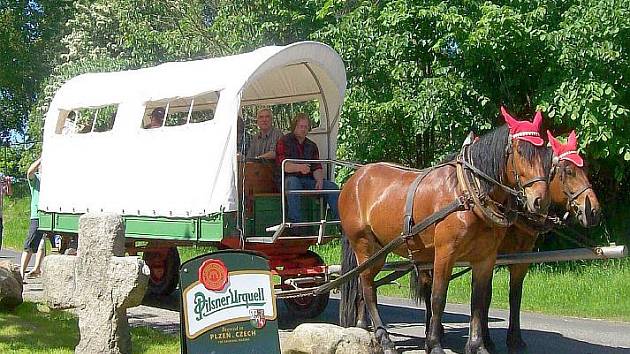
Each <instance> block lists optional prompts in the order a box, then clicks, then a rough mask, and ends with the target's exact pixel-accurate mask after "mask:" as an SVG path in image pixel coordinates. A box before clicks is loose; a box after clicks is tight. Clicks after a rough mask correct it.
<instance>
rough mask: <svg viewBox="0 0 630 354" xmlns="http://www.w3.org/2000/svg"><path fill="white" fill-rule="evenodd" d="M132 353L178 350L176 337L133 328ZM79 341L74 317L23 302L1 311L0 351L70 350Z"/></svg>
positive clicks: (38, 353)
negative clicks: (12, 309) (10, 309)
mask: <svg viewBox="0 0 630 354" xmlns="http://www.w3.org/2000/svg"><path fill="white" fill-rule="evenodd" d="M131 341H132V343H133V352H134V353H138V354H140V353H147V354H149V353H179V349H180V348H179V337H178V336H176V335H169V334H165V333H162V332H160V331H157V330H154V329H150V328H132V329H131ZM78 343H79V327H78V322H77V318H76V317H75V316H73V315H72V314H71V313H69V312H67V311H57V310H49V309H48V308H47V307H45V306H43V305H38V304H34V303H30V302H25V303H23V304H22V305H20V306H18V307H17V308H16V309H15V311H14V312H12V313H4V312H0V353H5V354H18V353H23V354H71V353H74V347H75V346H76V345H77V344H78Z"/></svg>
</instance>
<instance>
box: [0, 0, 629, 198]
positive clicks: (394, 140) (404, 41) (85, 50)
mask: <svg viewBox="0 0 630 354" xmlns="http://www.w3.org/2000/svg"><path fill="white" fill-rule="evenodd" d="M64 13H71V14H73V17H72V18H71V19H70V20H69V21H68V22H67V27H66V28H67V30H64V31H59V30H57V31H51V33H57V34H59V33H63V34H64V37H63V40H61V41H60V43H61V47H62V49H60V46H59V45H57V46H54V45H53V46H52V47H51V48H53V49H54V53H55V54H56V56H55V58H54V60H52V61H51V63H56V66H55V69H54V70H53V71H52V74H51V75H49V76H48V78H47V79H46V81H45V82H44V85H43V86H41V88H40V89H39V90H38V95H37V99H38V102H37V107H36V109H34V110H32V111H31V117H30V126H29V134H30V136H31V137H32V138H33V139H35V140H36V139H38V137H39V134H40V129H41V122H42V120H43V114H44V112H45V111H46V110H47V107H48V103H49V102H50V99H51V98H52V95H53V94H54V92H55V90H56V89H57V88H58V87H59V86H60V85H61V84H62V83H63V82H64V81H65V80H67V79H69V78H70V77H72V76H75V75H78V74H80V73H84V72H89V71H112V70H120V69H133V68H139V67H144V66H149V65H154V64H157V63H161V62H165V61H173V60H189V59H193V58H200V57H208V56H222V55H231V54H236V53H240V52H243V51H248V50H253V49H255V48H258V47H260V46H264V45H284V44H288V43H291V42H295V41H298V40H309V39H311V40H319V41H322V42H325V43H327V44H329V45H331V46H332V47H333V48H335V49H336V50H337V51H338V52H339V53H340V54H341V56H342V58H343V60H344V63H345V65H346V70H347V78H348V90H347V97H346V101H345V103H344V106H343V112H342V117H341V128H340V133H339V154H338V156H339V157H340V158H345V159H352V160H358V161H363V162H371V161H378V160H388V161H393V162H399V163H402V164H405V165H409V166H414V167H423V166H428V165H430V164H433V163H435V162H437V161H438V160H440V159H441V158H443V157H444V156H445V155H446V154H447V153H449V152H452V151H455V150H457V149H458V148H459V144H460V143H461V141H462V140H463V138H464V137H465V136H466V134H467V132H468V131H469V130H471V129H472V130H474V131H476V132H477V133H484V132H486V131H488V130H489V129H491V128H493V127H496V126H498V125H500V124H502V119H501V118H499V115H498V108H499V106H500V105H502V104H503V105H506V106H507V108H508V109H509V111H510V112H512V113H513V114H514V115H516V116H519V117H520V118H521V119H526V118H531V117H532V116H533V113H534V112H535V111H536V110H537V109H541V110H543V111H544V112H545V123H544V128H545V129H551V130H552V131H554V132H555V133H556V135H558V134H566V133H568V132H569V131H570V130H571V129H576V130H577V132H578V137H579V141H580V150H581V152H582V153H583V154H584V155H585V156H586V158H587V160H588V161H589V165H590V169H591V174H592V175H593V176H594V177H593V180H594V185H595V188H596V190H597V191H598V193H600V196H601V197H600V199H601V201H602V204H603V205H605V206H607V207H608V206H611V205H612V206H613V207H614V205H615V203H622V202H624V201H627V199H628V195H630V193H628V192H630V186H629V185H628V183H627V182H626V180H628V178H626V177H627V176H628V175H629V174H630V164H629V162H628V161H630V143H629V141H630V139H629V138H630V136H628V134H630V133H629V132H630V129H629V128H630V127H628V121H629V120H628V118H629V117H628V116H629V110H630V90H629V89H628V79H627V78H628V76H629V74H630V73H629V70H630V69H629V68H630V65H628V45H629V41H630V5H629V4H628V2H627V1H623V0H562V1H557V0H537V1H524V0H517V1H513V0H512V1H479V0H475V1H461V0H458V1H448V2H447V1H438V0H429V1H423V2H417V1H412V0H393V1H386V2H385V1H377V2H374V1H339V0H305V1H302V2H294V1H288V0H267V1H262V0H252V1H245V0H236V1H225V0H223V1H222V0H212V1H201V0H192V1H184V0H160V1H153V2H149V3H147V2H142V1H139V0H110V1H104V0H96V1H86V0H82V1H78V2H74V3H73V5H72V8H71V9H70V10H69V11H67V12H64ZM0 21H1V20H0ZM7 21H8V20H7ZM7 21H5V23H9V22H7ZM55 23H58V22H55ZM47 53H48V52H47ZM36 153H37V152H34V153H32V154H31V155H35V154H36ZM33 157H34V156H27V157H24V162H23V163H21V165H22V166H26V165H27V164H26V161H31V160H32V158H33Z"/></svg>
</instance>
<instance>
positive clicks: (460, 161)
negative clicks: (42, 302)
mask: <svg viewBox="0 0 630 354" xmlns="http://www.w3.org/2000/svg"><path fill="white" fill-rule="evenodd" d="M457 164H458V165H459V164H461V165H464V166H466V168H468V169H470V170H472V171H473V172H474V173H475V174H476V175H478V176H479V177H481V178H483V179H485V180H486V181H488V182H490V183H492V184H494V185H496V186H498V187H500V188H501V189H503V190H505V191H506V192H508V193H510V194H511V195H513V196H515V197H520V195H521V194H520V193H519V192H517V191H516V190H514V189H513V188H510V187H508V186H506V185H504V184H503V183H501V182H499V181H497V180H495V179H494V178H492V177H490V176H488V175H487V174H486V173H485V172H483V171H482V170H480V169H478V168H477V167H475V165H473V164H471V163H469V162H468V161H466V159H462V158H458V159H457ZM536 178H542V177H536ZM536 178H534V179H533V180H534V182H536ZM543 181H546V180H545V179H543ZM532 183H533V182H532Z"/></svg>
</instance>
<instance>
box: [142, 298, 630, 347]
mask: <svg viewBox="0 0 630 354" xmlns="http://www.w3.org/2000/svg"><path fill="white" fill-rule="evenodd" d="M143 304H144V305H148V306H152V307H159V308H164V309H169V310H173V311H179V292H175V293H174V294H173V295H171V296H168V297H162V298H159V299H156V298H148V297H147V298H145V300H144V301H143ZM338 309H339V300H338V299H330V302H329V304H328V307H327V308H326V310H325V311H324V312H323V313H322V314H321V315H320V316H318V317H317V318H314V319H309V320H303V319H299V318H295V317H292V316H291V314H290V313H289V312H288V311H287V308H286V306H284V302H283V301H282V300H279V301H278V312H279V318H278V326H279V328H280V329H282V330H289V331H290V330H292V329H294V328H295V327H297V326H298V325H299V324H300V323H304V322H311V323H334V324H338V323H339V322H338ZM379 310H380V313H381V316H382V319H383V321H385V323H386V324H388V328H389V331H390V333H391V334H392V336H393V339H394V341H395V342H396V347H397V348H398V349H399V351H400V352H401V353H404V352H408V351H414V352H417V351H420V350H421V351H422V352H424V350H423V348H424V338H425V337H424V309H421V308H409V307H402V306H393V305H384V304H379ZM469 320H470V317H469V316H468V315H463V314H457V313H451V312H446V313H445V314H444V326H445V329H446V333H445V337H444V340H443V345H444V348H445V349H449V350H451V351H452V352H454V353H463V352H464V345H465V344H466V340H467V338H468V322H469ZM490 321H491V322H493V323H495V324H497V323H500V322H503V324H501V325H502V326H503V325H504V326H505V327H507V323H505V320H504V319H502V318H497V317H491V318H490ZM506 334H507V329H506V328H491V329H490V335H491V337H492V339H493V340H494V342H495V344H496V346H497V347H496V349H497V351H496V353H507V348H506V346H505V338H506ZM522 334H523V339H524V340H525V342H527V344H528V353H536V354H537V353H554V354H591V353H592V354H600V353H602V354H609V353H610V354H630V349H626V348H615V347H608V346H604V345H598V344H591V343H588V342H583V341H580V340H576V339H573V338H568V337H565V336H564V335H562V334H560V333H556V332H546V331H539V330H523V331H522Z"/></svg>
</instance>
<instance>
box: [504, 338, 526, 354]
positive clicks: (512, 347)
mask: <svg viewBox="0 0 630 354" xmlns="http://www.w3.org/2000/svg"><path fill="white" fill-rule="evenodd" d="M507 347H508V353H509V354H522V353H526V352H527V344H525V341H523V339H521V338H516V339H510V340H508V342H507Z"/></svg>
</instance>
